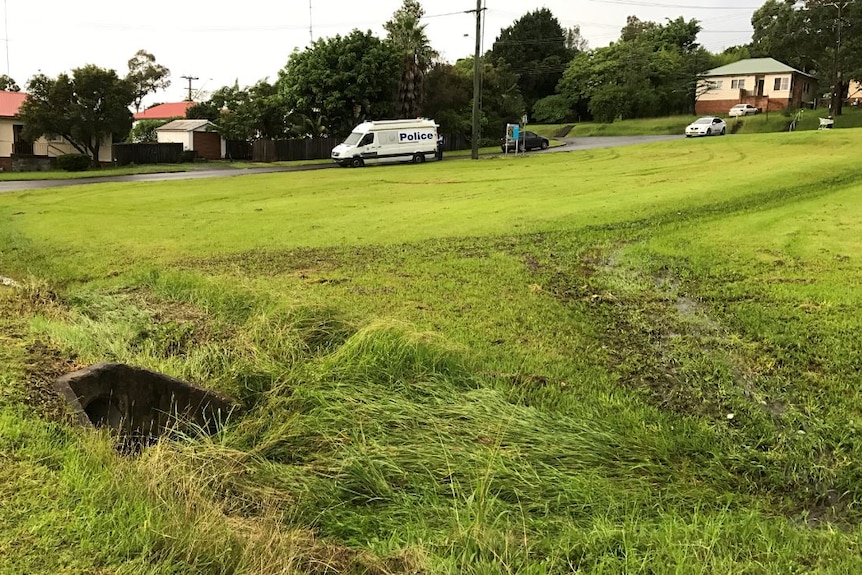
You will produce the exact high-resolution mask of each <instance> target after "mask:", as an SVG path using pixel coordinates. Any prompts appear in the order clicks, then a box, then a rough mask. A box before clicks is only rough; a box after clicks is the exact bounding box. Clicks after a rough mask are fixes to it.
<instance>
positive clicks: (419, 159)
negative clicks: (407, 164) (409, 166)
mask: <svg viewBox="0 0 862 575" xmlns="http://www.w3.org/2000/svg"><path fill="white" fill-rule="evenodd" d="M424 161H425V154H413V163H414V164H421V163H423V162H424Z"/></svg>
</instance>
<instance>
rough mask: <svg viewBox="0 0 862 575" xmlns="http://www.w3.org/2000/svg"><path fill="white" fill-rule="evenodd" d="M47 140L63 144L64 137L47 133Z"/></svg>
mask: <svg viewBox="0 0 862 575" xmlns="http://www.w3.org/2000/svg"><path fill="white" fill-rule="evenodd" d="M45 139H46V140H47V141H49V142H62V141H63V136H61V135H60V134H55V133H54V132H47V133H46V134H45Z"/></svg>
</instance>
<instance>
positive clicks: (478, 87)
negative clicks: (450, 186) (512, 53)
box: [468, 0, 484, 160]
mask: <svg viewBox="0 0 862 575" xmlns="http://www.w3.org/2000/svg"><path fill="white" fill-rule="evenodd" d="M483 11H484V8H482V0H476V10H475V12H476V52H475V53H474V54H473V151H472V154H471V155H470V157H471V158H473V159H474V160H478V159H479V99H480V98H481V94H480V92H481V91H482V84H481V81H480V78H481V76H480V74H481V68H480V66H479V59H480V57H481V54H480V52H481V50H482V12H483ZM468 12H473V10H468Z"/></svg>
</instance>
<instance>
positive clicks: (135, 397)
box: [55, 363, 237, 443]
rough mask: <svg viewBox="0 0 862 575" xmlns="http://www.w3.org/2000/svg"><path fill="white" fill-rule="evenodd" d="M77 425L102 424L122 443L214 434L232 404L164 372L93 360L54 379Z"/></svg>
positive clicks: (232, 408)
mask: <svg viewBox="0 0 862 575" xmlns="http://www.w3.org/2000/svg"><path fill="white" fill-rule="evenodd" d="M55 385H56V387H57V390H58V391H59V392H60V394H61V395H62V396H63V397H64V398H65V399H66V401H67V402H68V403H69V405H70V406H71V407H72V410H73V411H74V412H75V414H76V416H77V418H78V421H79V422H80V423H81V424H82V425H86V426H94V427H107V428H110V429H113V430H115V431H117V432H118V433H119V435H120V437H121V439H122V440H123V441H129V440H131V441H135V442H141V443H149V442H151V441H153V440H155V439H157V438H158V437H160V436H162V435H165V434H166V433H169V432H171V431H175V430H176V431H181V432H184V433H198V432H205V433H213V432H215V431H217V430H218V427H219V425H220V424H221V423H222V422H224V421H225V419H226V418H227V416H228V414H229V413H231V412H232V411H234V410H236V409H237V405H236V403H234V402H233V401H232V400H230V399H229V398H226V397H224V396H221V395H218V394H216V393H214V392H212V391H208V390H206V389H203V388H200V387H197V386H195V385H192V384H191V383H188V382H186V381H182V380H180V379H176V378H173V377H170V376H168V375H165V374H162V373H157V372H154V371H149V370H147V369H142V368H139V367H133V366H130V365H125V364H122V363H98V364H95V365H92V366H90V367H87V368H84V369H80V370H78V371H74V372H72V373H68V374H66V375H64V376H63V377H61V378H59V379H58V380H57V381H56V383H55Z"/></svg>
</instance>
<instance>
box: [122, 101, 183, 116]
mask: <svg viewBox="0 0 862 575" xmlns="http://www.w3.org/2000/svg"><path fill="white" fill-rule="evenodd" d="M195 103H196V102H189V101H188V100H187V101H185V102H172V103H168V104H159V105H158V106H153V107H152V108H147V109H146V110H144V111H142V112H138V113H137V114H135V116H134V118H135V120H170V119H171V118H185V117H186V112H187V111H188V109H189V108H191V107H192V106H194V105H195Z"/></svg>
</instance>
